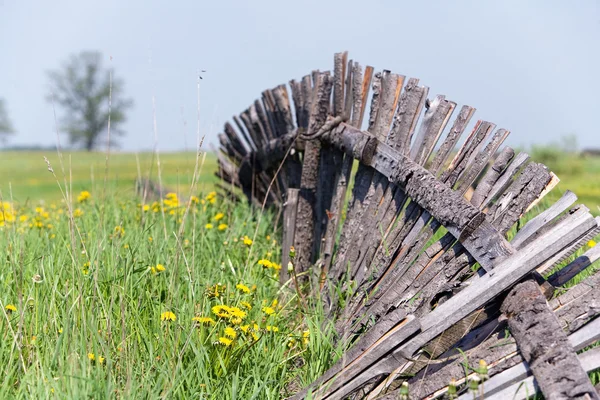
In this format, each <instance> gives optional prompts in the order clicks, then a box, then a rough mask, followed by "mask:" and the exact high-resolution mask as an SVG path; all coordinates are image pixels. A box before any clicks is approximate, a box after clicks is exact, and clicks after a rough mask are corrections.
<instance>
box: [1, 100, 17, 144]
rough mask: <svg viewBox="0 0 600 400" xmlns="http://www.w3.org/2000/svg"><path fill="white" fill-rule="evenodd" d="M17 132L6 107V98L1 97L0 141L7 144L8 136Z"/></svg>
mask: <svg viewBox="0 0 600 400" xmlns="http://www.w3.org/2000/svg"><path fill="white" fill-rule="evenodd" d="M14 133H15V129H14V128H13V126H12V123H11V122H10V119H9V118H8V113H7V112H6V108H4V100H2V99H0V141H1V142H2V144H6V141H7V140H8V137H9V136H10V135H12V134H14Z"/></svg>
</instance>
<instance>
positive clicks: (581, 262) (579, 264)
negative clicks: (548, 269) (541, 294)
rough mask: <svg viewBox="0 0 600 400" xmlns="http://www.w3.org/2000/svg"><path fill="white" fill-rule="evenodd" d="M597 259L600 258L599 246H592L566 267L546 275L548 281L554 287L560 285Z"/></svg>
mask: <svg viewBox="0 0 600 400" xmlns="http://www.w3.org/2000/svg"><path fill="white" fill-rule="evenodd" d="M598 259H600V246H594V247H592V248H591V249H589V250H588V251H586V252H585V253H584V254H583V255H581V256H579V257H577V258H576V259H575V260H573V261H572V262H571V263H570V264H569V265H567V266H566V267H564V268H562V269H560V270H558V271H556V272H555V273H554V274H552V275H550V276H549V277H548V282H549V283H550V284H551V285H552V286H555V287H556V286H562V285H564V284H565V283H567V282H569V281H570V280H571V279H573V278H574V277H575V276H576V275H577V274H579V273H580V272H582V271H583V270H585V269H586V268H587V267H589V266H590V265H592V264H593V263H594V262H596V261H598Z"/></svg>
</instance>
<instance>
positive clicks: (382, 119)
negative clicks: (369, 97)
mask: <svg viewBox="0 0 600 400" xmlns="http://www.w3.org/2000/svg"><path fill="white" fill-rule="evenodd" d="M403 83H404V76H402V75H398V74H392V73H391V72H390V71H387V70H384V71H383V73H382V75H381V94H380V98H379V101H378V103H379V106H378V108H377V110H376V115H375V122H374V124H373V128H372V129H370V130H369V132H371V134H372V135H373V136H375V137H376V138H377V139H379V140H380V141H382V142H385V141H386V139H387V136H388V132H389V130H390V125H391V124H392V118H393V117H394V112H395V111H396V106H397V104H398V97H399V96H400V91H401V90H402V85H403Z"/></svg>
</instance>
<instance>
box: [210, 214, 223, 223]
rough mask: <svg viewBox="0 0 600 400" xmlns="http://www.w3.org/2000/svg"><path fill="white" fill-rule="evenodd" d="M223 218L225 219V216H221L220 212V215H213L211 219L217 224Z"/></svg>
mask: <svg viewBox="0 0 600 400" xmlns="http://www.w3.org/2000/svg"><path fill="white" fill-rule="evenodd" d="M223 217H225V214H223V213H222V212H220V213H218V214H217V215H215V216H214V217H213V219H214V220H215V221H217V222H218V221H220V220H222V219H223Z"/></svg>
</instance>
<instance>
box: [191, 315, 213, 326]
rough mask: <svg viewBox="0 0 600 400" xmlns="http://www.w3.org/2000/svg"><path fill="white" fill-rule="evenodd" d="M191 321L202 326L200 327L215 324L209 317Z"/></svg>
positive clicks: (195, 318) (196, 318)
mask: <svg viewBox="0 0 600 400" xmlns="http://www.w3.org/2000/svg"><path fill="white" fill-rule="evenodd" d="M192 321H194V322H197V323H198V324H202V325H214V324H216V322H215V320H214V319H212V318H211V317H194V318H192Z"/></svg>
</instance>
